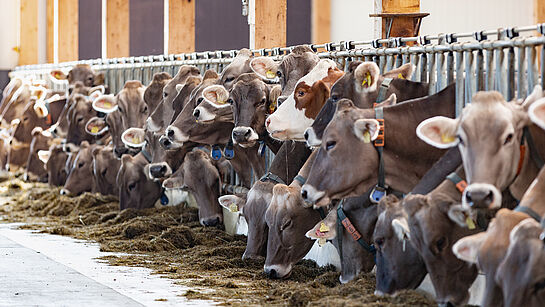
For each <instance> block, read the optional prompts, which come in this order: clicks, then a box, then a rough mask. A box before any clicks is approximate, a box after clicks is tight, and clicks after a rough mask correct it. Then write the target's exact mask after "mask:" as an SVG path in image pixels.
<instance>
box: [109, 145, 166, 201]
mask: <svg viewBox="0 0 545 307" xmlns="http://www.w3.org/2000/svg"><path fill="white" fill-rule="evenodd" d="M147 164H148V162H147V160H146V158H145V157H144V156H143V155H142V153H139V154H137V155H136V156H134V157H132V156H130V155H123V156H122V158H121V167H120V168H119V172H118V173H117V178H116V183H117V186H118V187H119V208H120V209H121V210H123V209H126V208H136V209H143V208H151V207H153V206H154V204H155V202H156V201H157V199H158V198H159V196H160V195H161V186H160V185H159V184H158V183H157V182H154V181H151V180H149V179H148V176H147V174H146V172H145V166H146V165H147Z"/></svg>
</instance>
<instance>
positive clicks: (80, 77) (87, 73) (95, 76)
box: [66, 64, 104, 87]
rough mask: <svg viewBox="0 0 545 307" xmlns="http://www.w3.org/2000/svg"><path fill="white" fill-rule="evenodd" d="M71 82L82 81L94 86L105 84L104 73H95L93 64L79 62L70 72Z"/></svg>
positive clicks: (69, 78) (69, 80)
mask: <svg viewBox="0 0 545 307" xmlns="http://www.w3.org/2000/svg"><path fill="white" fill-rule="evenodd" d="M66 78H67V79H68V83H69V84H75V83H76V82H78V81H79V82H82V83H83V84H84V85H85V86H87V87H93V86H97V85H103V84H104V73H95V72H94V71H93V70H92V69H91V66H89V65H87V64H77V65H76V66H74V68H72V69H71V70H70V71H69V72H68V76H67V77H66Z"/></svg>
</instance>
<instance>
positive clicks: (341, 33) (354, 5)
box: [331, 0, 374, 42]
mask: <svg viewBox="0 0 545 307" xmlns="http://www.w3.org/2000/svg"><path fill="white" fill-rule="evenodd" d="M373 3H374V1H373V0H365V1H362V0H331V41H334V42H338V41H346V40H354V41H355V40H368V39H371V38H372V37H373V24H374V23H373V19H372V18H370V17H369V14H372V13H373V12H374V4H373Z"/></svg>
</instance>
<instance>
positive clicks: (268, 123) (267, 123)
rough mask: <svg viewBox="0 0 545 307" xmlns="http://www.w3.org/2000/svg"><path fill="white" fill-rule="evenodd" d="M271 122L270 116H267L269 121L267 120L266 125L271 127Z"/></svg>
mask: <svg viewBox="0 0 545 307" xmlns="http://www.w3.org/2000/svg"><path fill="white" fill-rule="evenodd" d="M270 124H271V119H270V118H267V121H266V122H265V125H266V126H267V127H269V125H270Z"/></svg>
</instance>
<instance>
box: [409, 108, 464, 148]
mask: <svg viewBox="0 0 545 307" xmlns="http://www.w3.org/2000/svg"><path fill="white" fill-rule="evenodd" d="M457 124H458V120H457V119H452V118H448V117H444V116H435V117H432V118H428V119H426V120H425V121H423V122H421V123H420V124H419V125H418V127H417V128H416V135H417V136H418V137H419V138H420V139H421V140H422V141H424V142H426V143H428V144H429V145H431V146H434V147H437V148H441V149H445V148H450V147H454V146H456V145H458V142H459V140H458V138H457V137H456V126H457Z"/></svg>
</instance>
